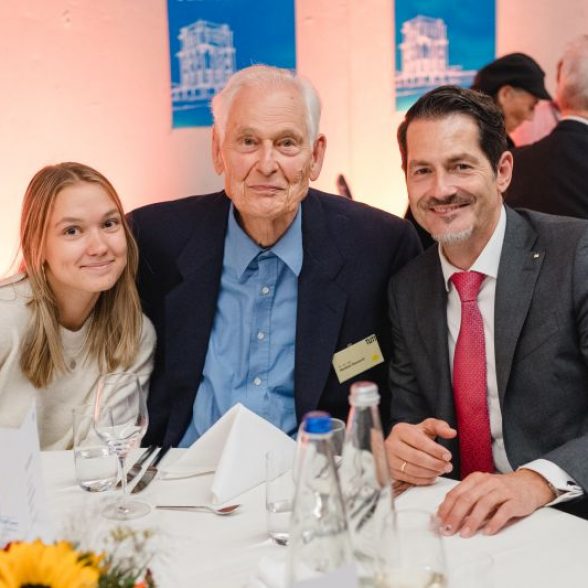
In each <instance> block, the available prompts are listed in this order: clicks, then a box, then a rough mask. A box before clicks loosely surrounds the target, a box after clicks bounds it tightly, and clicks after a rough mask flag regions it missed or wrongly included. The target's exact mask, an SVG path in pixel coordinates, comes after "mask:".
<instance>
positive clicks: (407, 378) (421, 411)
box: [388, 277, 432, 426]
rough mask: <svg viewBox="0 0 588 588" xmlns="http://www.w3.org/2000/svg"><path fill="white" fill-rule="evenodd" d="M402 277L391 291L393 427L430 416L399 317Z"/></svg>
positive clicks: (389, 299)
mask: <svg viewBox="0 0 588 588" xmlns="http://www.w3.org/2000/svg"><path fill="white" fill-rule="evenodd" d="M402 279H403V278H402V277H393V278H392V279H391V280H390V285H389V288H388V303H389V316H390V325H391V329H392V358H391V360H390V365H389V368H388V384H389V389H390V395H391V403H390V417H391V423H392V426H394V425H395V424H397V423H400V422H407V423H419V422H421V421H422V420H423V419H425V418H428V417H430V416H432V415H431V413H430V410H429V409H428V406H427V402H426V400H425V398H424V396H423V395H422V394H421V392H420V390H419V385H418V381H417V377H416V373H415V369H414V365H413V362H412V360H411V357H410V354H409V352H408V349H407V346H406V341H405V333H404V328H405V325H404V321H403V318H405V317H402V316H401V315H400V314H399V310H398V298H399V297H400V295H399V292H398V290H399V289H398V287H397V286H398V283H399V281H400V280H402Z"/></svg>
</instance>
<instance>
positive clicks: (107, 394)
mask: <svg viewBox="0 0 588 588" xmlns="http://www.w3.org/2000/svg"><path fill="white" fill-rule="evenodd" d="M145 396H146V394H145V392H144V391H143V390H142V389H141V384H140V382H139V378H138V377H137V375H136V374H132V373H118V374H106V375H104V376H101V377H100V379H99V381H98V388H97V390H96V404H95V405H94V428H95V430H96V433H97V434H98V435H99V437H100V438H101V439H103V440H104V442H105V443H106V444H107V445H108V448H109V449H110V451H111V453H114V454H115V455H116V456H117V458H118V475H119V479H120V480H121V481H122V496H121V498H120V500H119V501H117V502H116V503H114V504H109V505H108V506H107V507H106V508H105V509H104V511H103V513H102V514H103V515H104V516H105V517H107V518H109V519H116V520H123V521H126V520H129V519H135V518H138V517H142V516H144V515H146V514H148V513H149V512H150V510H151V507H150V506H149V505H148V504H145V503H144V502H138V501H134V500H133V501H130V500H129V499H128V492H127V476H126V474H125V471H126V470H125V460H126V457H127V454H128V453H129V451H130V450H131V449H134V448H135V447H138V446H139V443H140V441H141V439H142V437H143V435H144V434H145V431H146V430H147V424H148V422H149V419H148V416H147V402H146V398H145Z"/></svg>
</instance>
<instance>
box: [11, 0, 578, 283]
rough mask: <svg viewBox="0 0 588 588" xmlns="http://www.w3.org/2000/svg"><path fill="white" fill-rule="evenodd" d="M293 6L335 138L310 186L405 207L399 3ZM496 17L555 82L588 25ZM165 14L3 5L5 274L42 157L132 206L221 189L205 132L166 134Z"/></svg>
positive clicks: (524, 0) (568, 17)
mask: <svg viewBox="0 0 588 588" xmlns="http://www.w3.org/2000/svg"><path fill="white" fill-rule="evenodd" d="M398 1H402V0H398ZM251 4H252V24H251V26H252V30H253V29H254V27H255V23H256V15H255V10H254V4H255V0H251ZM296 8H297V49H298V66H299V70H300V71H301V72H302V73H303V74H304V75H306V76H308V77H309V78H310V79H312V80H313V82H314V83H315V84H316V86H317V87H318V89H319V91H320V93H321V95H322V98H323V105H324V117H323V125H322V130H323V132H325V133H326V135H327V139H328V148H327V158H326V162H325V167H324V170H323V173H322V175H321V178H320V179H319V180H318V181H317V182H316V186H317V187H319V188H322V189H324V190H327V191H334V180H335V177H336V175H337V174H338V173H339V172H344V173H345V175H346V177H347V178H348V180H349V182H350V185H351V188H352V190H353V192H354V195H355V196H356V197H357V198H358V199H359V200H363V201H365V202H369V203H371V204H373V205H375V206H379V207H381V208H384V209H386V210H390V211H392V212H402V211H403V209H404V206H405V202H406V200H405V190H404V182H403V178H402V173H401V172H400V159H399V155H398V152H397V147H396V142H395V129H396V126H397V125H398V122H399V117H398V115H396V114H395V113H394V112H393V71H394V63H393V58H394V51H393V46H392V35H393V3H392V0H297V5H296ZM497 14H498V18H497V28H498V32H497V51H498V53H499V54H502V53H507V52H511V51H524V52H527V53H529V54H531V55H533V56H534V57H535V58H536V59H537V60H538V61H539V63H541V65H542V66H543V67H544V69H545V70H546V72H547V74H548V78H549V82H548V86H549V87H550V88H551V89H553V78H554V75H555V66H556V63H557V59H558V57H559V55H560V54H561V52H562V49H563V47H564V45H565V43H566V41H567V40H569V39H571V38H573V37H574V36H576V35H578V34H581V33H585V32H586V31H588V3H586V0H562V2H554V1H553V0H550V1H545V0H543V1H541V0H498V10H497ZM166 19H167V11H166V3H165V0H99V1H97V0H2V1H1V2H0V55H1V56H2V58H1V59H2V60H1V66H0V112H1V113H2V115H1V117H0V205H1V208H0V211H1V214H0V273H1V272H2V271H3V270H4V269H6V268H7V266H8V264H9V262H10V260H11V259H12V257H13V255H14V253H15V247H16V243H17V233H18V222H19V211H20V203H21V199H22V194H23V193H24V190H25V188H26V185H27V183H28V181H29V179H30V178H31V176H32V175H33V174H34V172H35V171H37V170H38V169H39V168H40V167H42V166H43V165H45V164H47V163H55V162H58V161H64V160H78V161H82V162H85V163H88V164H90V165H93V166H94V167H96V168H97V169H99V170H100V171H102V172H103V173H105V174H106V175H107V176H108V177H109V178H110V179H111V180H112V181H113V183H114V185H115V186H116V187H117V189H118V191H119V192H120V194H121V197H122V198H123V201H124V203H125V205H126V207H127V209H131V208H134V207H136V206H138V205H140V204H142V203H146V202H153V201H157V200H163V199H170V198H176V197H180V196H185V195H189V194H194V193H203V192H208V191H212V190H216V189H217V188H219V187H220V186H221V185H222V182H221V181H220V179H219V178H217V177H216V176H215V175H214V172H213V170H212V166H211V163H210V154H209V153H210V148H209V141H210V131H209V130H208V129H182V130H175V131H172V130H171V124H170V120H171V112H170V101H169V83H170V81H169V64H168V38H167V21H166Z"/></svg>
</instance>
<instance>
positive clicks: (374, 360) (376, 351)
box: [333, 335, 384, 384]
mask: <svg viewBox="0 0 588 588" xmlns="http://www.w3.org/2000/svg"><path fill="white" fill-rule="evenodd" d="M383 361H384V356H383V355H382V350H381V349H380V344H379V343H378V338H377V337H376V336H375V335H370V336H369V337H366V338H365V339H364V340H363V341H358V342H357V343H354V344H353V345H349V346H348V347H346V348H345V349H342V350H341V351H337V353H335V355H333V367H334V368H335V373H336V374H337V378H338V379H339V383H340V384H342V383H343V382H346V381H347V380H349V378H353V377H355V376H357V375H358V374H361V373H363V372H365V371H366V370H369V369H370V368H373V367H374V366H376V365H379V364H380V363H382V362H383Z"/></svg>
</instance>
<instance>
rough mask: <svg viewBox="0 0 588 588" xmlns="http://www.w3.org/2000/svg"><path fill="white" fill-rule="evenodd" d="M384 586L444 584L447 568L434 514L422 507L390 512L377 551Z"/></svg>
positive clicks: (441, 586) (419, 587) (437, 586)
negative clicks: (380, 547)
mask: <svg viewBox="0 0 588 588" xmlns="http://www.w3.org/2000/svg"><path fill="white" fill-rule="evenodd" d="M380 556H381V557H380V562H381V566H380V567H381V578H380V581H379V582H378V584H377V585H378V586H381V587H385V588H445V587H446V586H447V570H446V564H445V555H444V552H443V543H442V540H441V534H440V532H439V520H438V519H437V517H436V516H435V515H434V514H432V513H430V512H427V511H424V510H416V509H405V510H396V511H394V512H391V513H390V514H389V515H388V517H387V519H386V522H385V525H384V536H383V541H382V552H381V554H380Z"/></svg>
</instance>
